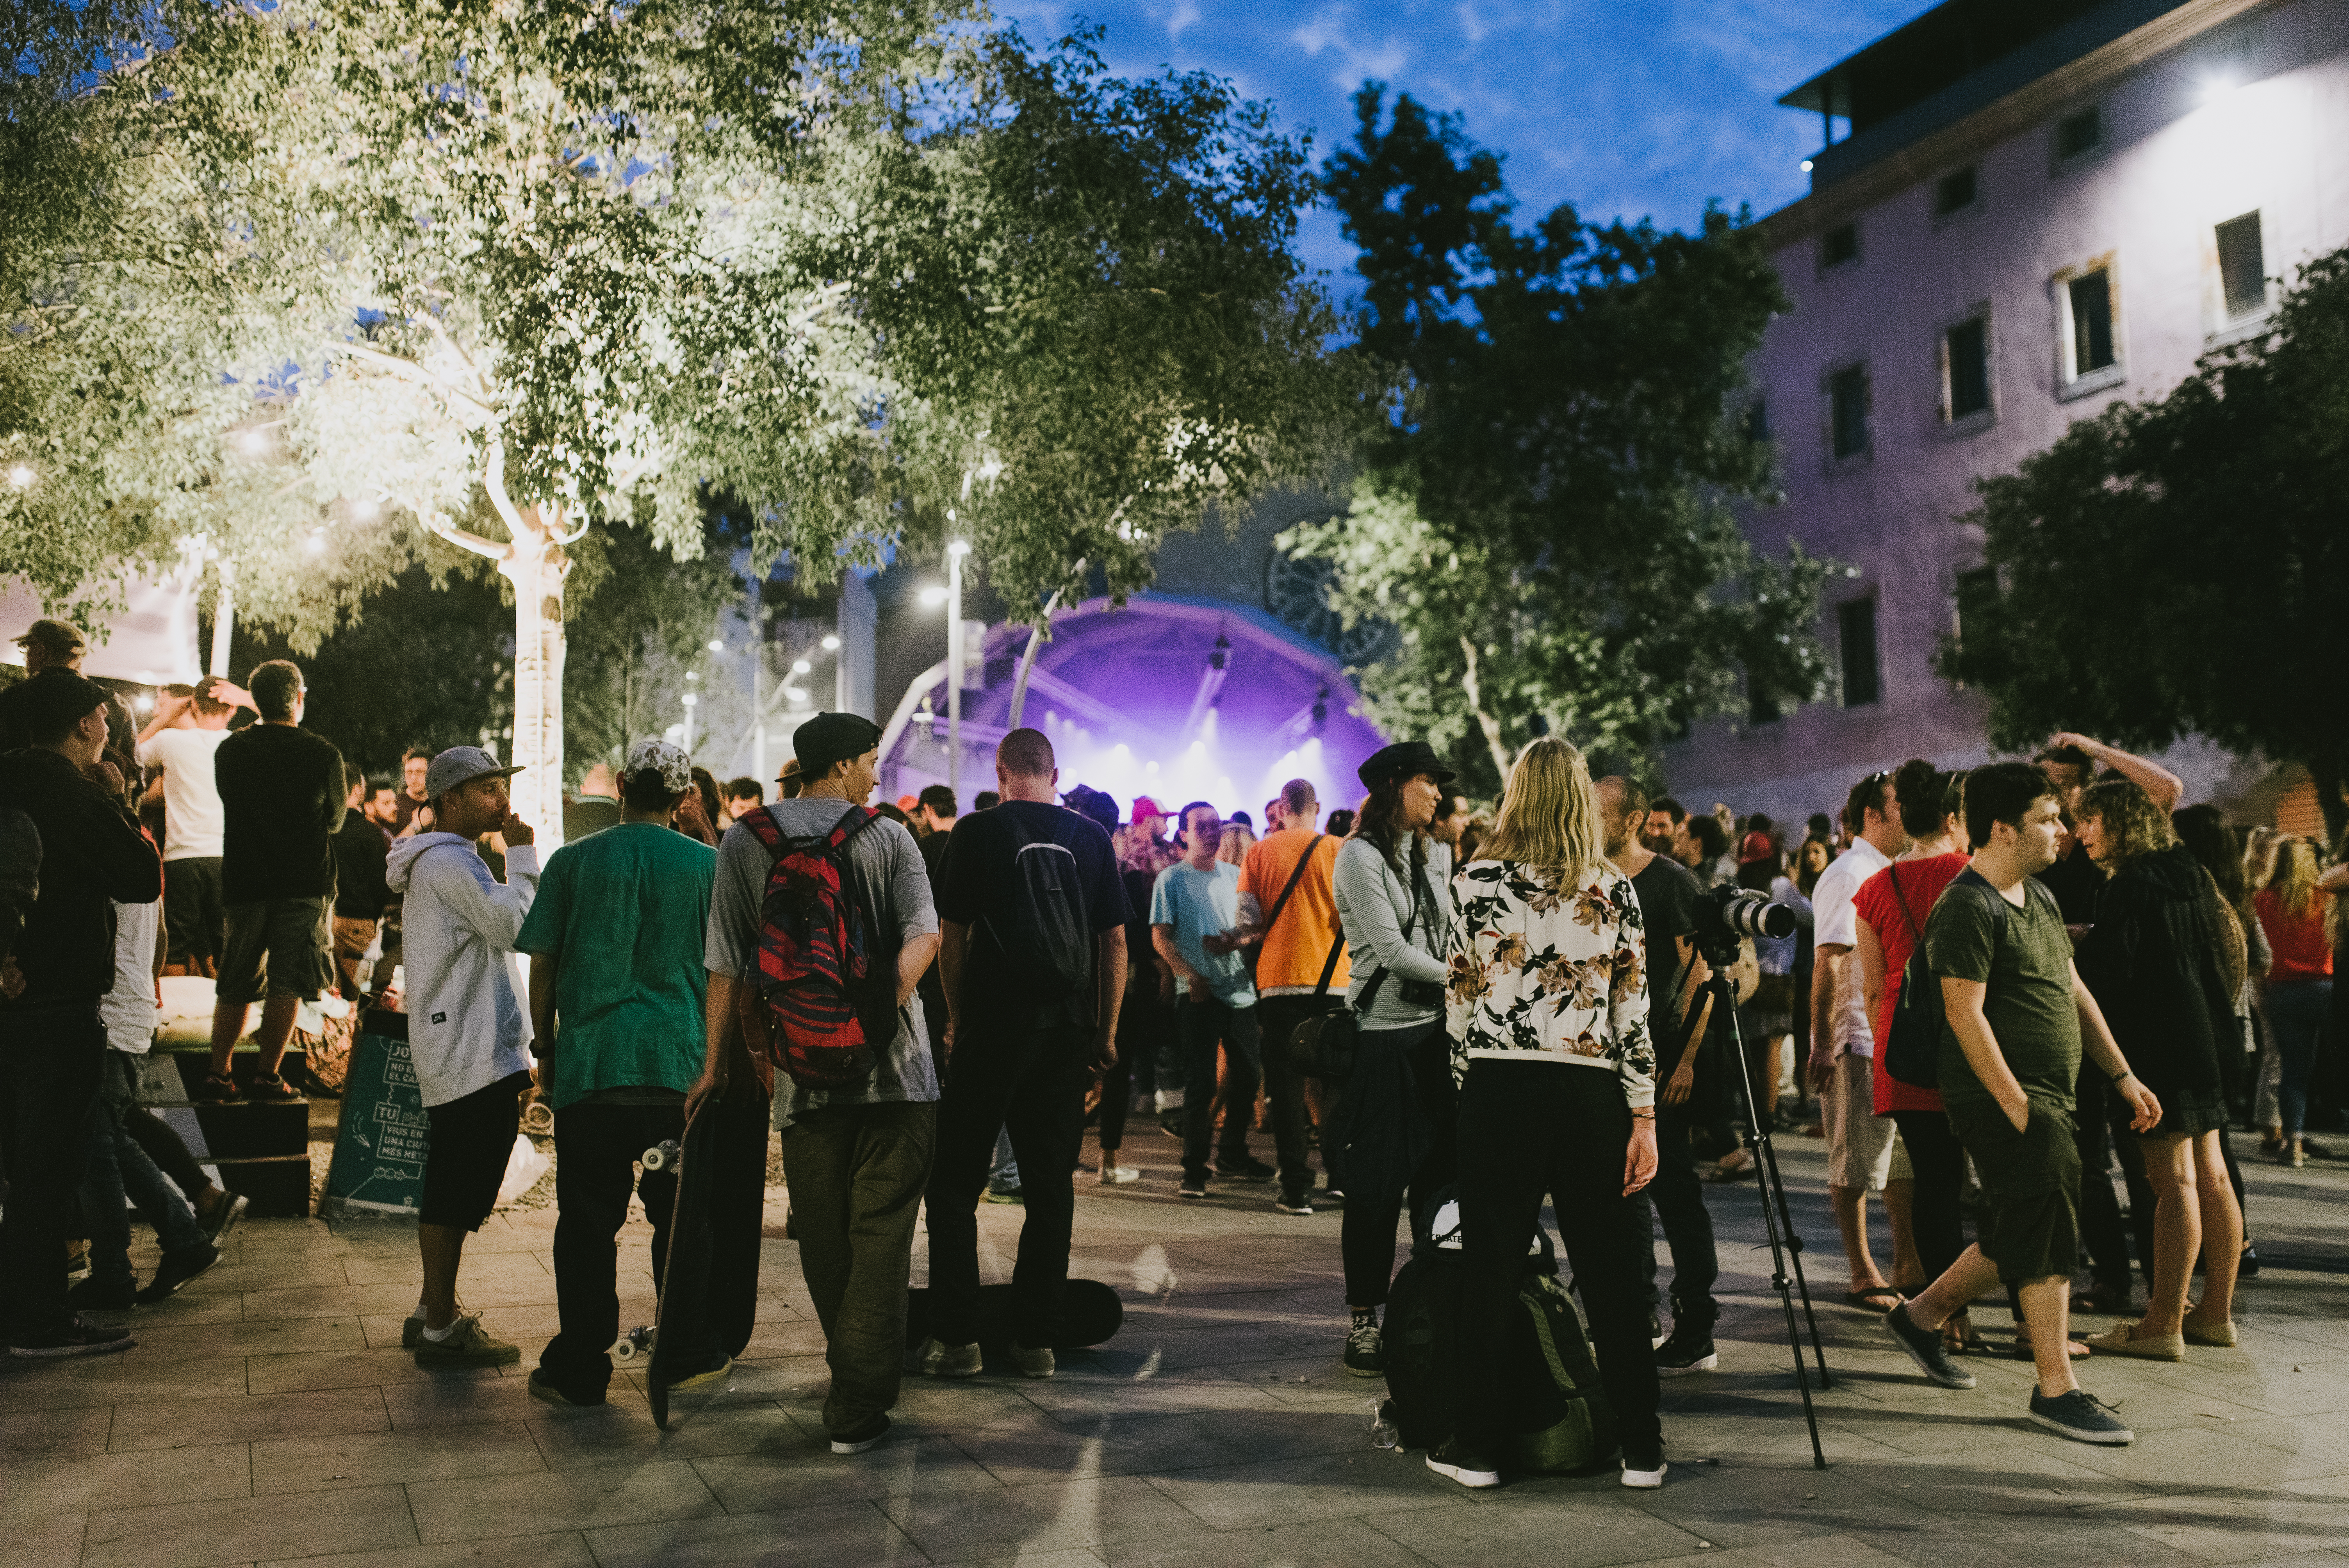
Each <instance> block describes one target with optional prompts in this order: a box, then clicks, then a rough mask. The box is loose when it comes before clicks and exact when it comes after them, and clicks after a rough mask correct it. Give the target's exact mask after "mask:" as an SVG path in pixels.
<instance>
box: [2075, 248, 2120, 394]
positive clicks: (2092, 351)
mask: <svg viewBox="0 0 2349 1568" xmlns="http://www.w3.org/2000/svg"><path fill="white" fill-rule="evenodd" d="M2070 286H2071V291H2072V374H2073V375H2075V376H2085V375H2086V374H2087V373H2088V372H2089V371H2091V370H2102V369H2103V368H2104V367H2105V366H2107V365H2110V364H2111V363H2112V362H2113V283H2112V276H2111V274H2110V273H2101V272H2095V273H2088V274H2087V275H2086V276H2085V277H2078V278H2074V279H2073V280H2072V282H2071V285H2070Z"/></svg>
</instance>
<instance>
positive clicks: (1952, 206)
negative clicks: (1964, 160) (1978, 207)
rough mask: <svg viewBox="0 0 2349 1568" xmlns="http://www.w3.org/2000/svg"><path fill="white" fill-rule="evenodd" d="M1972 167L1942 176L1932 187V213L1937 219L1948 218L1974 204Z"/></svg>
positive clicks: (1969, 165)
mask: <svg viewBox="0 0 2349 1568" xmlns="http://www.w3.org/2000/svg"><path fill="white" fill-rule="evenodd" d="M1974 196H1975V190H1974V166H1973V165H1972V164H1971V163H1969V164H1967V165H1966V166H1965V167H1964V168H1963V169H1961V170H1957V171H1956V172H1955V173H1951V174H1944V175H1942V176H1941V178H1940V181H1938V182H1936V183H1935V185H1934V186H1933V211H1934V214H1935V215H1936V216H1937V217H1943V218H1946V217H1948V216H1949V215H1950V214H1951V213H1952V212H1956V211H1962V210H1963V209H1965V208H1968V207H1971V206H1972V205H1973V204H1974Z"/></svg>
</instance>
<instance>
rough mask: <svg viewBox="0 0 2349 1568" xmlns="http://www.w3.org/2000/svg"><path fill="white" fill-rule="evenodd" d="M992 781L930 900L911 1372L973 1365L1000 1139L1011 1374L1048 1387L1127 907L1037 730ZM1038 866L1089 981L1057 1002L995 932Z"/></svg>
mask: <svg viewBox="0 0 2349 1568" xmlns="http://www.w3.org/2000/svg"><path fill="white" fill-rule="evenodd" d="M995 772H996V778H997V779H998V781H999V783H1000V784H1001V786H1002V795H1003V799H1002V803H1001V804H999V805H998V806H997V807H995V808H994V809H993V810H988V811H975V812H973V813H971V814H970V815H969V816H967V817H964V818H962V819H960V820H957V822H956V824H955V828H954V834H953V837H952V840H951V841H950V843H949V844H948V847H947V866H946V877H945V882H944V885H943V887H942V888H941V890H940V892H939V894H938V918H939V922H940V924H941V927H942V930H943V934H944V938H945V943H944V946H943V947H942V948H941V949H940V954H939V956H940V965H941V969H942V971H943V975H942V977H943V979H944V981H945V987H946V1002H947V1035H946V1050H947V1079H946V1091H945V1094H944V1097H943V1098H942V1099H940V1100H939V1102H938V1142H937V1158H936V1163H935V1165H934V1166H933V1167H932V1169H931V1174H930V1185H929V1193H928V1202H929V1215H930V1325H931V1329H930V1340H929V1343H928V1344H926V1345H925V1346H923V1354H922V1368H923V1370H924V1371H926V1372H929V1373H932V1374H934V1375H936V1376H939V1377H970V1376H973V1375H974V1374H976V1373H977V1372H978V1370H979V1364H980V1357H979V1349H978V1218H977V1216H978V1199H979V1192H980V1191H981V1189H982V1188H984V1187H985V1186H986V1184H987V1170H988V1163H989V1161H990V1157H991V1156H992V1154H993V1151H994V1148H995V1138H996V1133H997V1131H998V1130H1006V1131H1009V1133H1010V1135H1011V1149H1012V1153H1013V1155H1014V1157H1015V1158H1017V1159H1018V1161H1019V1171H1020V1187H1021V1190H1022V1191H1023V1192H1024V1194H1025V1196H1026V1200H1027V1218H1026V1221H1025V1222H1024V1223H1023V1224H1022V1225H1021V1227H1020V1232H1019V1263H1018V1264H1017V1266H1016V1267H1015V1268H1014V1270H1013V1273H1012V1294H1013V1308H1014V1314H1015V1316H1016V1318H1017V1321H1018V1330H1017V1334H1018V1346H1017V1347H1016V1354H1017V1357H1018V1359H1019V1370H1020V1371H1021V1372H1023V1373H1025V1374H1026V1375H1027V1376H1029V1377H1050V1376H1051V1375H1052V1372H1053V1359H1052V1350H1051V1342H1052V1336H1053V1330H1054V1328H1055V1327H1056V1326H1057V1324H1058V1322H1059V1318H1060V1310H1061V1293H1062V1287H1063V1286H1064V1285H1065V1284H1067V1282H1068V1277H1069V1233H1070V1229H1071V1225H1072V1223H1073V1222H1074V1219H1075V1215H1076V1191H1075V1187H1074V1184H1073V1182H1072V1181H1071V1173H1072V1172H1073V1171H1074V1170H1075V1169H1076V1163H1077V1150H1078V1148H1079V1146H1080V1145H1081V1143H1082V1141H1083V1139H1084V1099H1085V1087H1086V1085H1088V1084H1089V1083H1091V1082H1092V1080H1093V1079H1094V1078H1098V1077H1099V1076H1100V1075H1101V1074H1102V1071H1103V1070H1104V1069H1105V1068H1108V1067H1109V1066H1110V1064H1112V1063H1113V1062H1114V1061H1115V1060H1116V1059H1117V1044H1116V1042H1117V1015H1118V1005H1119V1000H1120V998H1121V996H1122V995H1123V992H1124V987H1125V924H1126V918H1127V913H1128V912H1127V910H1126V904H1125V890H1124V888H1123V885H1122V884H1121V883H1120V882H1119V880H1118V874H1117V858H1116V856H1115V855H1114V854H1113V853H1112V851H1111V849H1110V842H1109V835H1108V834H1106V833H1104V832H1102V830H1101V829H1100V828H1098V827H1096V826H1095V825H1094V824H1093V823H1092V822H1091V821H1089V820H1086V819H1085V818H1083V817H1081V816H1080V815H1078V814H1077V813H1076V812H1074V811H1070V810H1064V809H1062V808H1061V806H1060V805H1059V804H1057V797H1056V796H1055V795H1054V793H1053V786H1054V784H1055V783H1056V782H1057V781H1058V780H1059V778H1060V770H1059V769H1058V768H1057V767H1055V766H1054V762H1053V757H1052V743H1051V742H1050V740H1047V739H1046V738H1044V735H1043V733H1042V732H1041V731H1040V730H1034V729H1015V730H1013V731H1012V732H1011V733H1010V734H1009V735H1007V736H1005V737H1004V738H1003V742H1002V744H1001V746H1000V747H999V748H997V751H996V760H995ZM1038 857H1040V858H1041V863H1042V865H1044V866H1046V867H1050V868H1052V869H1053V871H1054V872H1055V877H1056V882H1057V885H1058V886H1059V887H1060V888H1061V890H1063V891H1062V892H1061V895H1060V896H1064V897H1066V898H1067V899H1068V901H1069V902H1070V903H1071V905H1072V906H1073V912H1074V913H1075V914H1076V915H1077V917H1078V919H1079V921H1080V923H1081V926H1082V928H1083V930H1085V931H1086V932H1089V933H1090V934H1092V954H1091V956H1092V974H1091V975H1088V976H1086V977H1085V979H1084V980H1083V981H1082V982H1081V984H1078V985H1071V986H1070V987H1068V988H1067V989H1066V990H1065V991H1063V992H1061V994H1060V995H1039V994H1037V993H1036V992H1035V991H1034V990H1033V989H1031V988H1027V987H1023V985H1022V984H1021V983H1020V982H1019V981H1018V980H1016V979H1014V978H1013V977H1012V972H1013V970H1014V969H1015V968H1016V967H1017V966H1018V960H1019V957H1020V956H1021V955H1020V954H1017V953H1011V952H1008V951H1007V949H1006V947H1005V935H1004V933H1005V929H1006V923H1007V921H1008V919H1009V916H1011V915H1012V913H1013V912H1014V909H1015V906H1016V904H1017V903H1018V902H1019V900H1021V899H1023V898H1024V897H1025V896H1027V895H1025V894H1024V893H1022V892H1020V891H1019V883H1020V882H1021V881H1022V880H1023V879H1029V878H1030V877H1031V875H1032V872H1031V871H1030V868H1028V867H1026V866H1023V865H1022V863H1021V862H1022V861H1024V860H1035V859H1037V858H1038ZM1030 885H1033V884H1032V882H1030ZM1013 940H1014V941H1017V937H1016V936H1015V937H1014V938H1013ZM1030 985H1032V983H1030Z"/></svg>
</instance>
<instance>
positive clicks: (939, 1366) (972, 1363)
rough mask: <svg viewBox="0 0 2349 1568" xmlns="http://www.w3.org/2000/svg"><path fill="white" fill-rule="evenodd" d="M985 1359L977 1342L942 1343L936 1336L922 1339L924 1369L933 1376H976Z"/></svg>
mask: <svg viewBox="0 0 2349 1568" xmlns="http://www.w3.org/2000/svg"><path fill="white" fill-rule="evenodd" d="M985 1360H986V1358H985V1357H982V1356H981V1355H980V1354H979V1349H978V1344H977V1343H976V1342H973V1343H972V1344H969V1345H941V1344H940V1343H938V1340H937V1338H936V1336H931V1337H930V1338H928V1339H925V1340H923V1341H922V1370H923V1372H924V1373H926V1374H927V1375H928V1376H930V1377H978V1374H979V1369H980V1367H982V1366H984V1365H985Z"/></svg>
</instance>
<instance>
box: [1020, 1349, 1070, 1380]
mask: <svg viewBox="0 0 2349 1568" xmlns="http://www.w3.org/2000/svg"><path fill="white" fill-rule="evenodd" d="M1011 1359H1013V1360H1014V1361H1017V1362H1018V1363H1019V1376H1021V1377H1050V1376H1051V1375H1052V1374H1053V1373H1055V1372H1058V1371H1059V1370H1060V1369H1061V1364H1060V1363H1059V1362H1058V1361H1056V1360H1054V1359H1053V1357H1052V1347H1051V1346H1049V1345H1015V1346H1012V1347H1011Z"/></svg>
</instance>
